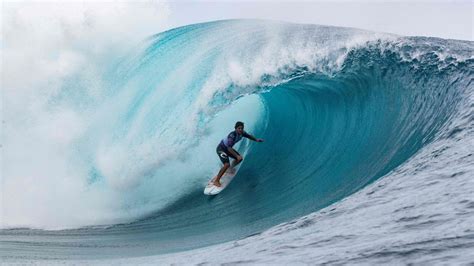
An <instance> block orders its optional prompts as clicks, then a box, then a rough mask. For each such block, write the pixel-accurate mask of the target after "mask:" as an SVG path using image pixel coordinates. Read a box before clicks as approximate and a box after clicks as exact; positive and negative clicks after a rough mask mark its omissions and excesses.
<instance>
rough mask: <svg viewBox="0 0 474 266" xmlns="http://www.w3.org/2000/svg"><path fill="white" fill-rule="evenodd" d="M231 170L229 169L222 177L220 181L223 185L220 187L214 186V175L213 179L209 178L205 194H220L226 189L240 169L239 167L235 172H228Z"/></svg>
mask: <svg viewBox="0 0 474 266" xmlns="http://www.w3.org/2000/svg"><path fill="white" fill-rule="evenodd" d="M228 171H229V170H227V171H226V172H225V173H224V175H223V176H222V177H221V180H220V183H221V186H220V187H216V186H214V182H213V181H214V177H213V178H211V180H209V182H208V183H207V186H206V187H205V188H204V194H205V195H217V194H219V193H220V192H221V191H222V190H224V189H225V188H226V187H227V186H228V185H229V183H230V181H232V179H234V177H235V175H236V174H237V172H238V171H239V169H238V168H237V169H235V172H234V173H233V174H229V173H228Z"/></svg>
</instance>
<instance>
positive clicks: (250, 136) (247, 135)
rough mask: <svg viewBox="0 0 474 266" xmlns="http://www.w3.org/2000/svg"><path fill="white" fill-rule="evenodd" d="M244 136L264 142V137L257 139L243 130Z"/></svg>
mask: <svg viewBox="0 0 474 266" xmlns="http://www.w3.org/2000/svg"><path fill="white" fill-rule="evenodd" d="M242 136H243V137H245V138H248V139H250V140H253V141H256V142H263V139H257V138H256V137H254V136H252V135H250V134H249V133H247V132H245V131H244V132H243V134H242Z"/></svg>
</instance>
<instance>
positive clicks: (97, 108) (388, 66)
mask: <svg viewBox="0 0 474 266" xmlns="http://www.w3.org/2000/svg"><path fill="white" fill-rule="evenodd" d="M143 46H144V48H137V50H136V51H133V52H132V53H131V54H130V55H127V56H125V57H122V58H121V59H120V60H117V58H113V59H111V61H113V62H114V63H113V64H110V67H109V68H108V69H107V70H106V71H104V72H105V73H104V81H103V82H104V83H105V84H106V86H104V88H103V89H102V90H101V93H100V94H99V96H97V95H96V96H95V97H91V96H90V95H88V94H85V93H83V91H81V89H80V88H81V84H80V82H78V79H79V78H78V77H72V78H70V79H69V80H67V81H66V82H65V83H64V86H63V89H62V90H61V92H60V93H58V94H56V95H55V96H54V97H51V98H50V106H49V110H48V112H49V113H54V112H55V111H56V110H62V108H65V107H67V109H68V110H73V111H74V112H77V113H81V114H82V115H83V116H84V120H85V121H87V123H84V124H85V126H84V129H83V130H82V131H81V133H80V134H79V135H78V136H77V137H76V138H74V139H73V140H72V141H71V142H69V143H68V144H67V147H66V148H67V149H66V150H67V156H65V160H66V161H67V165H69V166H72V167H73V168H74V169H75V170H76V171H75V172H76V173H78V174H77V176H75V178H77V179H78V180H80V184H82V187H79V188H77V190H78V191H80V192H78V194H79V195H81V196H82V197H84V198H87V200H85V201H84V202H82V201H80V203H77V202H75V201H73V202H69V200H70V199H66V200H64V202H63V203H64V204H63V206H64V208H65V209H66V213H68V212H69V213H74V212H75V207H78V208H79V209H80V210H81V213H79V216H83V217H82V218H81V219H80V221H78V220H79V219H77V218H75V215H67V214H66V215H64V216H63V217H62V218H61V219H59V220H56V221H55V222H54V223H51V222H50V221H49V220H43V219H41V217H40V218H38V217H37V216H34V217H33V218H32V219H30V220H29V223H26V224H25V222H17V221H16V220H15V217H14V216H11V217H10V216H6V218H5V221H6V222H5V224H6V225H8V226H7V227H8V228H9V229H3V230H2V231H1V234H0V240H1V242H2V247H1V248H0V252H1V254H2V257H5V258H10V259H12V258H13V259H15V258H28V259H31V258H45V259H51V258H55V259H57V258H59V259H77V258H81V259H83V258H86V259H89V258H108V257H133V256H142V255H153V254H161V253H168V252H174V251H180V250H188V249H194V248H198V247H203V246H208V245H212V244H215V243H221V242H227V241H231V240H235V239H241V238H244V237H246V236H249V235H252V234H256V233H259V232H261V231H262V230H265V229H267V228H270V227H272V226H274V225H277V224H279V223H282V222H286V221H290V220H292V219H294V218H297V217H300V216H303V215H306V214H309V213H312V212H315V211H317V210H319V209H321V208H323V207H326V206H329V205H330V204H332V203H335V202H338V201H340V200H341V199H343V198H345V197H347V196H349V195H351V194H353V193H354V192H356V191H358V190H360V189H361V188H363V187H365V186H366V185H368V184H370V183H371V182H373V181H375V180H377V179H379V178H381V177H383V176H385V175H387V174H389V173H390V172H391V171H392V170H394V169H396V168H397V167H398V166H400V165H401V164H403V163H405V162H407V161H409V160H410V158H411V157H412V156H413V155H415V154H416V153H417V152H418V151H420V150H421V149H423V148H424V147H425V146H426V145H428V144H430V143H432V142H433V141H436V140H437V139H438V138H439V137H440V136H448V138H449V136H451V135H453V136H454V135H455V134H456V132H454V131H452V130H451V129H449V130H448V128H449V127H448V126H449V125H450V123H451V122H452V121H453V120H454V119H456V118H458V117H459V116H460V114H461V113H463V112H464V111H463V110H462V106H463V103H465V101H466V100H468V98H467V96H466V95H468V93H469V92H470V91H472V77H473V75H472V69H473V63H474V61H473V60H472V58H470V57H472V51H473V44H472V42H464V41H454V40H453V41H451V40H442V39H436V38H422V37H410V38H407V37H398V36H392V35H380V34H376V33H372V32H365V31H360V30H356V29H345V28H335V27H324V26H315V25H299V24H287V23H277V22H265V21H254V20H250V21H247V20H243V21H240V20H232V21H220V22H211V23H204V24H196V25H190V26H186V27H182V28H177V29H173V30H170V31H167V32H164V33H160V34H157V35H155V36H152V37H150V38H149V39H148V40H146V42H145V43H144V44H143ZM117 61H119V62H118V63H116V62H117ZM73 84H74V86H73ZM237 120H242V121H244V122H245V123H246V130H247V131H249V132H250V133H252V134H253V135H255V136H257V137H259V138H263V139H265V142H264V143H253V142H249V141H243V143H242V144H241V145H240V147H239V148H238V150H239V151H241V153H242V154H243V155H244V162H243V163H242V166H241V169H240V171H239V172H238V174H237V176H236V178H235V179H234V181H233V182H232V183H231V185H230V186H229V187H228V188H227V189H226V190H225V191H224V192H222V193H221V194H219V195H218V196H215V197H207V196H204V195H203V194H202V191H203V189H204V186H205V184H206V183H207V180H208V179H209V178H210V177H212V176H213V175H214V174H215V173H217V171H218V169H219V161H218V158H217V155H216V154H215V152H214V150H215V146H216V145H217V144H218V142H219V141H220V139H221V138H223V137H224V136H225V135H226V134H227V133H228V132H229V131H231V130H232V127H233V124H234V123H235V121H237ZM7 133H8V132H7ZM6 157H7V158H6V159H5V160H6V161H7V162H8V159H9V158H8V156H6ZM51 167H52V168H54V167H55V165H51ZM53 175H55V173H51V176H53ZM48 177H49V176H47V177H46V178H48ZM8 178H14V176H6V179H8ZM51 180H53V179H51ZM51 182H53V181H51ZM9 188H10V189H13V190H14V189H15V185H12V186H11V187H8V188H7V189H9ZM59 189H62V188H61V187H59ZM65 189H70V188H65ZM57 200H58V201H61V199H60V198H58V199H57ZM104 202H105V203H104ZM82 204H83V205H86V207H87V208H85V209H86V210H87V211H84V207H82ZM6 205H8V203H7V204H6ZM70 206H75V207H70ZM56 211H57V209H52V210H50V212H51V213H54V212H56ZM89 211H90V212H89ZM24 215H25V216H26V217H28V214H24ZM65 228H66V229H65ZM51 229H55V230H53V231H51ZM57 229H65V230H57Z"/></svg>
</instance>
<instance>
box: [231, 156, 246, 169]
mask: <svg viewBox="0 0 474 266" xmlns="http://www.w3.org/2000/svg"><path fill="white" fill-rule="evenodd" d="M235 152H237V151H235ZM237 154H238V155H239V156H240V160H239V159H237V158H235V157H234V156H232V158H233V159H234V160H233V162H232V166H231V168H234V167H236V166H237V165H238V164H239V163H240V162H242V160H243V158H242V155H240V153H238V152H237ZM234 171H235V170H234Z"/></svg>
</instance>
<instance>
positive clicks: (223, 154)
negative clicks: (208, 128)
mask: <svg viewBox="0 0 474 266" xmlns="http://www.w3.org/2000/svg"><path fill="white" fill-rule="evenodd" d="M216 152H217V156H219V159H220V160H221V162H222V163H224V164H225V163H230V161H229V157H230V158H232V159H234V160H237V158H235V156H234V155H232V154H231V153H230V152H228V151H227V150H226V148H224V147H222V146H221V145H218V146H217V148H216ZM235 152H236V153H237V154H238V155H239V156H240V153H238V152H237V151H235Z"/></svg>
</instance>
